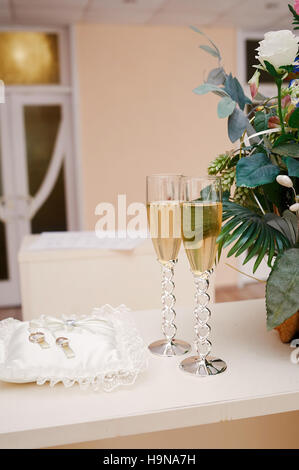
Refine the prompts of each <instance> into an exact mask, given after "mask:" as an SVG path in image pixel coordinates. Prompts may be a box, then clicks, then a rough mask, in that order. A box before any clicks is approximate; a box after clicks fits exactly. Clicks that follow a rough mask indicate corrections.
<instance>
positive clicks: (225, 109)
mask: <svg viewBox="0 0 299 470" xmlns="http://www.w3.org/2000/svg"><path fill="white" fill-rule="evenodd" d="M235 107H236V102H235V101H233V100H232V99H231V98H230V97H229V96H224V97H223V98H221V100H220V101H219V103H218V107H217V113H218V117H219V118H220V119H223V118H226V117H228V116H230V115H231V114H232V112H233V111H234V109H235Z"/></svg>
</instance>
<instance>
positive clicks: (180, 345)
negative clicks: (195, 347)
mask: <svg viewBox="0 0 299 470" xmlns="http://www.w3.org/2000/svg"><path fill="white" fill-rule="evenodd" d="M148 349H149V350H150V352H151V353H153V354H156V355H157V356H166V357H172V356H182V355H183V354H186V353H187V352H189V351H190V349H191V345H190V344H189V343H186V341H182V340H180V339H173V340H172V341H167V340H166V339H159V340H158V341H155V342H154V343H151V344H150V345H149V347H148Z"/></svg>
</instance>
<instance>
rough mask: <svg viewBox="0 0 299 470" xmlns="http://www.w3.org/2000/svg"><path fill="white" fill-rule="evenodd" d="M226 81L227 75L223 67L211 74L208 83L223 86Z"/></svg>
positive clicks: (213, 70)
mask: <svg viewBox="0 0 299 470" xmlns="http://www.w3.org/2000/svg"><path fill="white" fill-rule="evenodd" d="M225 79H226V73H225V71H224V69H223V67H217V68H215V69H212V70H211V71H210V72H209V75H208V78H207V83H211V84H213V85H223V84H224V82H225Z"/></svg>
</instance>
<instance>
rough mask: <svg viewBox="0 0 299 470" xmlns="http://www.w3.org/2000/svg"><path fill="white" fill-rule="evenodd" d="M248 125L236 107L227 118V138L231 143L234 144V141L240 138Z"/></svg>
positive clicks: (245, 118) (247, 121)
mask: <svg viewBox="0 0 299 470" xmlns="http://www.w3.org/2000/svg"><path fill="white" fill-rule="evenodd" d="M248 123H249V120H248V118H247V117H246V116H245V114H244V113H243V112H242V111H241V110H240V109H239V108H237V107H236V108H235V109H234V112H233V113H232V114H231V115H230V116H229V118H228V136H229V138H230V140H231V142H236V140H238V139H240V138H241V137H242V135H243V133H244V131H246V129H247V126H248Z"/></svg>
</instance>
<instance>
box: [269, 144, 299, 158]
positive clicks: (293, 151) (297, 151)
mask: <svg viewBox="0 0 299 470" xmlns="http://www.w3.org/2000/svg"><path fill="white" fill-rule="evenodd" d="M272 152H273V153H277V154H278V155H282V156H284V157H294V158H299V144H293V143H291V144H282V145H278V146H277V147H273V149H272Z"/></svg>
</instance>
